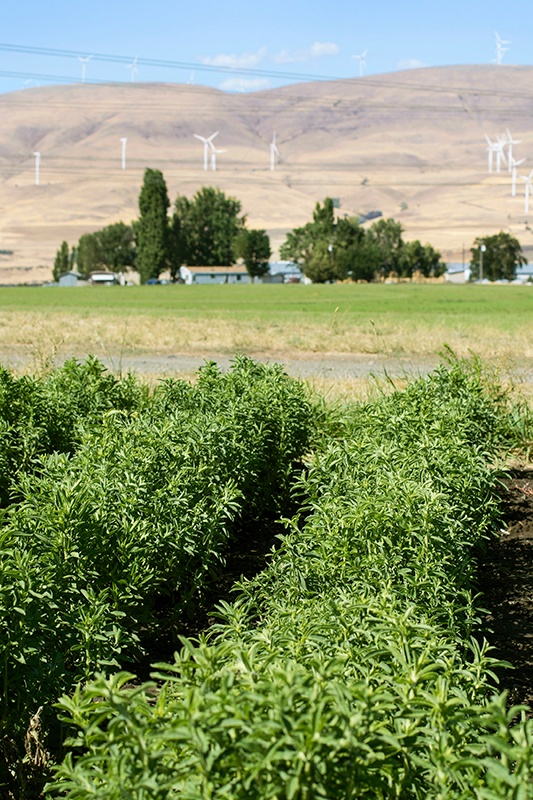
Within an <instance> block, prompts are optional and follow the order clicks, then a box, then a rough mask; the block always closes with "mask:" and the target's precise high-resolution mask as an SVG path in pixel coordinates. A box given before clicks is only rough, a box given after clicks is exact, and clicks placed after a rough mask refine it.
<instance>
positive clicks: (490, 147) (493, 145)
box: [485, 134, 499, 175]
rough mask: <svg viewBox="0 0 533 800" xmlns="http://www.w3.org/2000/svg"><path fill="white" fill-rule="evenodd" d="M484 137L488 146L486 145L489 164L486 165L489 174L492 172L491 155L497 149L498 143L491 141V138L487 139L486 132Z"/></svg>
mask: <svg viewBox="0 0 533 800" xmlns="http://www.w3.org/2000/svg"><path fill="white" fill-rule="evenodd" d="M485 139H486V140H487V145H488V147H487V153H488V154H489V165H488V166H489V169H488V171H489V175H490V174H491V173H492V164H493V156H494V153H496V152H497V151H498V147H499V145H498V143H497V142H493V141H492V140H491V139H489V137H488V136H487V134H485Z"/></svg>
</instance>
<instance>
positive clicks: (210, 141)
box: [193, 131, 218, 172]
mask: <svg viewBox="0 0 533 800" xmlns="http://www.w3.org/2000/svg"><path fill="white" fill-rule="evenodd" d="M193 136H194V138H195V139H199V140H200V141H201V142H203V143H204V171H205V172H207V170H208V169H209V149H210V148H211V149H214V145H213V139H214V138H215V136H218V131H215V132H214V133H212V134H211V136H208V137H207V138H206V137H205V136H200V135H199V134H197V133H193ZM215 161H216V159H215Z"/></svg>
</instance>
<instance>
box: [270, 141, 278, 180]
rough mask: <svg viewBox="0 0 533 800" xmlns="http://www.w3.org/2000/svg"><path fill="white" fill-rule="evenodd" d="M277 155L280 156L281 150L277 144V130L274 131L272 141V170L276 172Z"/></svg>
mask: <svg viewBox="0 0 533 800" xmlns="http://www.w3.org/2000/svg"><path fill="white" fill-rule="evenodd" d="M276 156H277V157H278V158H279V157H280V155H279V150H278V146H277V144H276V131H274V135H273V137H272V141H271V142H270V172H274V170H275V168H276Z"/></svg>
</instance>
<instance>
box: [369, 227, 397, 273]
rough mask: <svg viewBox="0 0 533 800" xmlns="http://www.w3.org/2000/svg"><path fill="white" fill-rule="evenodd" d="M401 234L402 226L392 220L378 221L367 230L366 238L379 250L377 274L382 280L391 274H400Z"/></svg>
mask: <svg viewBox="0 0 533 800" xmlns="http://www.w3.org/2000/svg"><path fill="white" fill-rule="evenodd" d="M402 233H403V226H402V224H401V223H400V222H395V221H394V220H393V219H380V220H378V221H377V222H374V223H372V225H371V226H370V228H369V229H368V232H367V236H368V237H369V238H370V240H371V241H372V242H373V243H374V244H375V245H376V246H377V247H378V248H379V252H380V262H381V263H380V265H379V272H380V274H381V275H382V277H384V278H386V277H387V276H388V275H390V274H391V273H392V272H395V273H396V274H397V275H400V274H401V269H402V264H401V250H402V247H403V239H402Z"/></svg>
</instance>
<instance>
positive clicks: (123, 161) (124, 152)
mask: <svg viewBox="0 0 533 800" xmlns="http://www.w3.org/2000/svg"><path fill="white" fill-rule="evenodd" d="M127 141H128V140H127V139H126V137H125V136H124V137H123V138H122V139H121V140H120V142H121V144H122V169H126V144H127Z"/></svg>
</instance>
